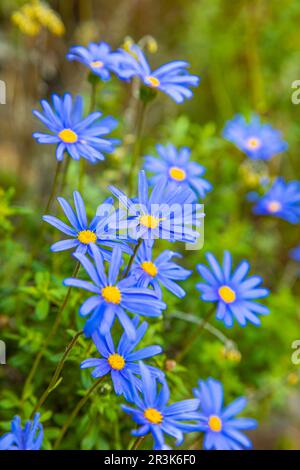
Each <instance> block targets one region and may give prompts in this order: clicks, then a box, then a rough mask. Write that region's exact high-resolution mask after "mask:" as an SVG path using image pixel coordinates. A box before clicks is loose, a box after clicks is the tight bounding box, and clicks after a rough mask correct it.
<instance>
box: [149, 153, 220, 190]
mask: <svg viewBox="0 0 300 470" xmlns="http://www.w3.org/2000/svg"><path fill="white" fill-rule="evenodd" d="M156 148H157V152H158V155H159V157H160V158H155V157H152V156H146V157H145V165H144V168H145V169H146V170H147V171H149V172H151V173H156V174H155V176H152V177H151V178H150V183H151V184H156V183H157V182H158V181H159V180H160V178H161V176H162V175H164V176H165V177H166V178H167V179H168V182H169V186H170V190H174V189H176V188H177V187H178V186H180V187H182V188H184V189H187V188H190V189H191V190H192V191H193V193H194V194H195V198H196V199H197V198H198V197H200V198H201V199H203V198H204V197H205V194H206V192H208V191H211V189H212V185H211V184H210V183H209V182H208V181H207V180H205V179H203V178H201V176H202V175H203V174H204V173H205V168H204V167H203V166H202V165H200V164H199V163H196V162H190V161H189V160H190V155H191V151H190V149H189V148H187V147H182V148H180V149H177V148H176V147H175V146H174V145H172V144H169V145H165V146H164V145H157V146H156Z"/></svg>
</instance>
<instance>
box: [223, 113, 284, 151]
mask: <svg viewBox="0 0 300 470" xmlns="http://www.w3.org/2000/svg"><path fill="white" fill-rule="evenodd" d="M223 137H224V138H225V139H227V140H229V141H230V142H232V143H233V144H235V145H236V146H237V147H238V148H239V149H240V150H241V151H242V152H244V153H245V154H246V155H247V156H248V157H249V158H251V159H253V160H270V158H272V157H273V156H274V155H276V154H277V153H280V152H284V151H285V150H286V149H287V148H288V145H287V143H286V142H284V141H283V140H282V136H281V133H280V132H279V131H277V130H276V129H273V128H272V127H271V126H270V125H269V124H261V122H260V118H259V116H257V115H256V114H253V115H252V117H251V120H250V122H247V121H246V119H245V118H244V116H242V115H240V114H238V115H236V116H235V117H234V118H233V119H232V120H231V121H228V122H227V124H226V126H225V128H224V130H223Z"/></svg>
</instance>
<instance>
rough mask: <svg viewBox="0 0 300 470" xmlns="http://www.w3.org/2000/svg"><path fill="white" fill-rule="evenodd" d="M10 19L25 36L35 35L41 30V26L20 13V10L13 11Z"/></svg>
mask: <svg viewBox="0 0 300 470" xmlns="http://www.w3.org/2000/svg"><path fill="white" fill-rule="evenodd" d="M11 20H12V22H13V23H14V24H15V25H16V26H17V27H18V28H19V30H20V31H21V33H23V34H26V36H37V35H38V34H39V33H40V31H41V26H40V25H39V24H38V23H37V22H36V21H33V20H31V19H30V18H29V17H27V16H26V15H24V14H23V13H21V11H15V12H14V13H13V14H12V16H11Z"/></svg>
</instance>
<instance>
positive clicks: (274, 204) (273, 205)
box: [268, 201, 282, 213]
mask: <svg viewBox="0 0 300 470" xmlns="http://www.w3.org/2000/svg"><path fill="white" fill-rule="evenodd" d="M281 207H282V205H281V204H280V202H278V201H271V202H269V204H268V211H269V212H272V213H274V212H278V211H280V209H281Z"/></svg>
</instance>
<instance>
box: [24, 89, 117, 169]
mask: <svg viewBox="0 0 300 470" xmlns="http://www.w3.org/2000/svg"><path fill="white" fill-rule="evenodd" d="M52 102H53V109H52V107H51V106H50V104H49V103H48V102H47V101H46V100H42V101H41V105H42V108H43V113H40V112H39V111H36V110H34V111H33V114H34V115H35V116H36V117H37V118H38V119H40V120H41V121H42V122H43V124H45V126H46V127H48V129H49V130H50V132H51V134H45V133H41V132H35V133H34V134H33V137H34V138H35V139H36V140H37V141H38V142H39V143H40V144H57V148H56V159H57V160H58V161H61V160H63V158H64V152H67V153H68V154H69V155H70V156H71V157H72V158H73V159H74V160H79V159H80V157H83V158H86V159H87V160H89V161H90V162H91V163H97V161H98V160H104V158H105V157H104V153H111V152H113V151H114V149H115V145H116V144H117V143H118V141H117V140H116V139H111V138H107V137H106V134H108V133H110V132H111V131H112V130H113V129H114V128H115V127H116V126H117V121H116V120H115V119H114V118H112V117H110V116H108V117H106V118H104V119H101V120H99V118H100V117H101V115H102V113H100V112H95V113H91V114H89V115H88V116H87V117H86V118H83V99H82V97H81V96H77V97H76V98H75V100H74V103H73V101H72V97H71V95H70V94H69V93H66V94H65V95H64V96H63V97H62V98H60V97H59V96H58V95H55V94H54V95H52Z"/></svg>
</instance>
